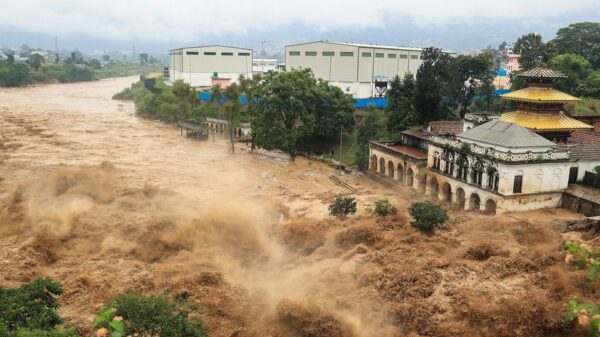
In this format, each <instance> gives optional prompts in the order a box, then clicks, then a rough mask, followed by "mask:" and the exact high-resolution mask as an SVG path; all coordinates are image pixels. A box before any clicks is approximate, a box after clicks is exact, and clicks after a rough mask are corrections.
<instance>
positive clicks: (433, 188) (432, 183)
mask: <svg viewBox="0 0 600 337" xmlns="http://www.w3.org/2000/svg"><path fill="white" fill-rule="evenodd" d="M439 192H440V191H439V183H438V181H437V178H436V177H431V178H430V180H429V195H430V196H432V197H435V198H436V199H437V198H438V194H439Z"/></svg>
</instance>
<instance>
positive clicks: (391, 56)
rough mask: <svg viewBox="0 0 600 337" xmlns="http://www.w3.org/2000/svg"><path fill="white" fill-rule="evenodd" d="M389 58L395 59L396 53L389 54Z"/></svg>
mask: <svg viewBox="0 0 600 337" xmlns="http://www.w3.org/2000/svg"><path fill="white" fill-rule="evenodd" d="M388 58H390V59H395V58H396V54H388Z"/></svg>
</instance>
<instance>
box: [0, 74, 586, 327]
mask: <svg viewBox="0 0 600 337" xmlns="http://www.w3.org/2000/svg"><path fill="white" fill-rule="evenodd" d="M135 79H136V78H134V77H131V78H118V79H108V80H102V81H98V82H90V83H76V84H66V85H45V86H35V87H29V88H21V89H0V130H1V133H0V200H2V204H1V205H0V221H1V222H0V284H2V285H3V286H16V285H18V284H20V283H22V282H27V281H31V280H32V279H34V278H36V277H40V276H51V277H53V278H55V279H56V280H57V281H59V282H61V283H62V284H63V286H64V287H65V289H66V294H65V296H64V297H63V298H62V299H61V301H62V303H63V308H62V309H61V312H62V314H63V315H64V316H65V317H66V318H67V320H68V323H69V324H73V325H75V326H77V327H78V329H79V330H80V331H81V332H83V333H85V332H89V326H90V322H91V319H92V317H93V315H94V307H93V306H94V304H95V303H100V302H106V301H108V300H110V299H111V298H113V297H114V296H116V295H117V294H119V293H122V292H128V291H130V292H131V291H133V292H144V293H161V292H167V293H169V294H170V295H173V296H174V295H179V296H183V297H186V298H188V299H189V300H190V301H193V302H195V303H198V304H200V305H201V306H202V307H203V308H204V311H203V312H202V316H203V318H204V319H205V321H206V322H207V326H208V328H209V330H210V332H211V335H212V336H226V337H229V336H237V337H243V336H281V337H287V336H289V337H291V336H366V337H375V336H377V337H379V336H384V337H385V336H406V335H409V334H413V335H424V336H451V335H457V334H462V335H465V336H487V335H490V336H492V335H493V336H498V335H500V336H511V335H522V336H530V335H540V336H541V335H552V334H556V335H560V334H563V335H564V333H565V331H566V330H564V327H563V326H562V325H561V324H562V323H560V322H561V318H562V314H563V312H562V308H563V303H564V301H565V299H567V298H569V297H570V296H572V295H573V294H576V293H577V291H576V288H575V287H574V286H572V285H571V284H570V283H569V282H573V283H574V284H576V283H577V282H578V281H576V280H575V279H573V280H572V279H571V278H572V277H575V276H568V275H570V274H568V275H567V274H566V273H565V271H564V269H565V267H564V266H562V265H561V263H560V260H561V255H560V254H561V248H560V247H561V242H562V240H564V236H562V235H560V234H558V233H556V232H554V231H553V230H552V229H551V225H550V223H551V221H552V220H553V219H555V218H571V217H574V216H576V215H573V214H571V213H568V212H566V211H563V210H551V211H540V212H530V213H522V214H518V215H511V214H508V215H504V216H495V217H490V216H483V215H473V214H467V213H464V212H454V211H453V212H451V221H450V222H451V223H450V226H449V228H448V229H446V230H443V231H440V232H439V233H438V234H436V235H434V236H428V235H423V234H421V233H418V232H416V231H414V230H413V229H412V228H411V227H410V226H409V225H408V221H407V215H406V207H407V205H408V204H409V203H410V202H412V201H414V200H419V199H422V198H423V197H422V196H417V195H415V194H414V193H413V192H411V191H409V190H408V189H402V190H401V191H402V192H401V193H398V192H397V191H392V190H389V189H385V188H383V187H381V186H379V185H377V184H375V183H373V182H371V181H370V180H368V179H366V178H364V177H361V176H345V177H343V178H344V179H345V180H346V181H347V182H348V183H349V184H350V185H352V186H354V187H356V188H357V189H358V192H357V193H356V194H355V195H356V196H357V197H358V199H359V209H360V211H359V214H358V215H357V216H356V217H354V218H352V219H349V220H347V221H344V222H342V221H339V220H334V219H331V218H330V217H328V216H327V205H328V203H329V202H331V201H332V200H333V199H334V198H335V197H336V196H338V195H342V194H346V193H347V191H345V190H344V189H342V188H340V187H339V186H337V185H335V184H334V183H333V182H332V181H331V180H330V179H329V178H328V176H329V175H331V174H333V173H334V171H333V170H332V169H331V168H330V167H328V166H327V165H324V164H322V163H318V162H313V161H309V160H306V159H303V158H299V159H298V160H297V162H296V163H295V164H291V163H289V162H288V160H287V158H286V156H284V155H282V154H280V153H276V152H265V151H257V152H255V153H250V152H249V150H248V148H246V147H245V146H244V145H239V146H238V151H237V153H236V154H235V155H234V156H233V155H231V154H229V153H228V152H227V143H226V141H225V140H218V141H217V142H215V143H213V142H212V141H208V142H198V141H193V140H188V139H185V138H183V137H181V136H180V135H179V131H178V130H177V129H175V128H173V127H172V126H170V125H165V124H161V123H159V122H155V121H149V120H144V119H139V118H137V117H135V114H134V106H133V104H132V103H130V102H119V101H114V100H112V99H111V97H112V95H113V94H114V93H116V92H118V91H120V90H121V89H122V88H124V87H127V86H129V85H130V84H131V83H132V82H133V81H134V80H135ZM382 196H387V197H388V198H390V200H391V201H392V203H393V204H394V205H395V206H396V207H397V208H398V209H399V210H400V213H399V215H398V216H396V217H393V218H390V219H377V218H375V217H372V216H370V215H369V211H370V207H371V205H372V203H373V201H374V200H376V199H378V198H381V197H382ZM486 247H487V248H486ZM469 249H471V253H472V254H475V253H473V251H478V250H482V252H483V253H482V254H483V255H484V259H482V260H477V259H474V258H473V257H472V256H471V255H469V254H471V253H468V252H469ZM475 256H480V255H477V254H475ZM524 296H526V297H527V296H528V297H529V300H530V302H531V303H532V306H533V307H534V308H535V309H536V310H538V309H539V310H538V311H536V312H534V311H533V309H532V308H530V307H529V306H526V307H523V306H519V303H521V301H522V298H523V297H524ZM544 298H545V300H544ZM548 298H549V300H548ZM535 306H537V307H535ZM540 307H541V309H540ZM540 310H541V311H540ZM489 317H495V321H494V322H489V320H488V318H489ZM516 317H520V318H519V319H516Z"/></svg>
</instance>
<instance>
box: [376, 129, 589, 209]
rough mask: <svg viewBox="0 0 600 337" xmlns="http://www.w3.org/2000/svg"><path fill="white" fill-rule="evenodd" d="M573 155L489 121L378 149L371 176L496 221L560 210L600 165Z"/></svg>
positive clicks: (406, 137) (533, 135)
mask: <svg viewBox="0 0 600 337" xmlns="http://www.w3.org/2000/svg"><path fill="white" fill-rule="evenodd" d="M415 134H418V135H420V137H417V136H415ZM415 140H418V141H417V142H415ZM411 141H412V143H411ZM573 149H574V148H573V147H572V146H570V147H567V146H564V145H557V144H555V143H553V142H551V141H549V140H547V139H546V138H544V137H542V136H540V135H538V134H536V133H534V132H531V131H530V130H528V129H526V128H524V127H521V126H518V125H516V124H512V123H506V122H502V121H490V122H487V123H485V124H482V125H480V126H477V127H474V128H472V129H469V130H467V131H465V132H462V133H460V134H458V135H456V136H454V135H446V136H442V135H436V134H427V133H423V132H420V133H415V132H414V131H411V132H408V134H406V132H405V134H403V137H402V140H401V141H398V142H388V143H381V142H371V151H370V156H371V157H370V158H371V162H370V163H371V165H370V169H371V171H374V172H377V173H378V174H380V175H383V176H386V177H388V178H390V179H393V180H394V181H396V182H398V183H400V184H403V185H406V186H408V187H411V188H412V189H414V190H415V191H417V192H421V193H425V194H426V195H428V196H430V197H431V198H433V199H435V200H440V201H444V202H446V203H448V204H450V205H452V206H453V207H456V208H460V209H465V210H478V211H483V212H486V213H490V214H496V213H503V212H510V211H526V210H534V209H540V208H551V207H558V206H559V205H560V200H561V196H562V194H563V193H564V191H565V190H566V189H567V187H568V185H569V183H573V182H576V181H578V180H581V179H582V177H583V172H582V171H581V170H582V169H583V170H589V168H590V167H592V166H594V165H598V164H600V158H591V157H589V156H588V157H583V154H581V153H579V155H578V156H574V155H572V154H571V152H570V151H571V150H573ZM577 149H579V147H578V148H577ZM580 152H581V150H580ZM584 158H585V160H583V159H584Z"/></svg>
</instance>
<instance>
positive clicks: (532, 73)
mask: <svg viewBox="0 0 600 337" xmlns="http://www.w3.org/2000/svg"><path fill="white" fill-rule="evenodd" d="M516 76H519V77H523V78H549V79H558V78H567V76H566V75H565V74H563V73H561V72H560V71H556V70H553V69H550V68H548V67H546V66H541V67H535V68H533V69H529V70H525V71H523V72H520V73H518V74H517V75H516Z"/></svg>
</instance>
